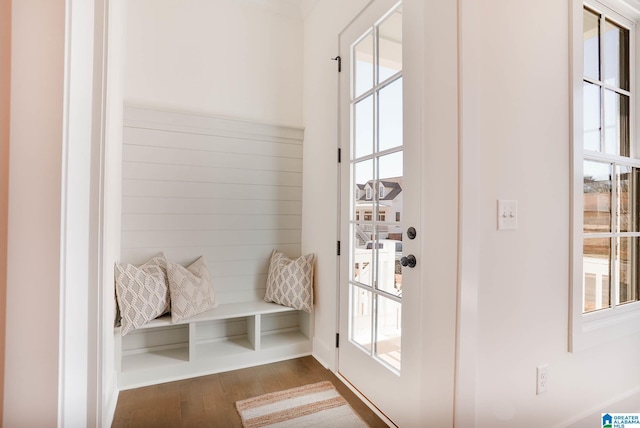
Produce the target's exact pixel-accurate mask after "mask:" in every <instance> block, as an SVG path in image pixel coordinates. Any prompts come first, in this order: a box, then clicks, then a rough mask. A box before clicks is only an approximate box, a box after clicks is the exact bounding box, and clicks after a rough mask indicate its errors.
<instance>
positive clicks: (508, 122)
mask: <svg viewBox="0 0 640 428" xmlns="http://www.w3.org/2000/svg"><path fill="white" fill-rule="evenodd" d="M478 4H481V7H478V8H477V11H478V12H479V13H478V14H477V15H475V17H474V18H473V19H475V24H476V25H475V26H474V28H476V29H478V31H477V32H475V33H473V34H471V33H467V34H466V38H465V39H463V43H469V44H471V45H474V46H476V47H477V52H478V54H477V57H476V58H474V61H470V62H467V63H465V58H463V59H462V63H463V67H465V65H467V66H469V67H472V68H471V69H466V70H465V73H471V74H474V75H476V76H477V82H478V88H477V91H478V100H477V101H478V104H477V106H476V107H477V108H476V109H475V111H473V110H472V109H469V110H470V114H469V115H468V116H466V117H463V125H464V124H465V121H467V120H468V121H472V122H473V121H477V123H479V127H478V135H477V136H474V137H477V138H478V139H479V144H480V157H479V158H478V159H477V163H476V165H477V166H476V169H475V171H474V172H475V173H477V177H476V179H477V180H478V182H479V183H480V184H479V191H480V194H479V196H478V198H479V202H478V207H477V208H478V210H477V212H476V215H477V227H478V230H477V232H478V237H479V242H478V252H477V256H478V266H479V268H478V320H477V333H478V337H477V343H478V360H477V384H476V385H477V388H476V400H477V402H476V404H477V410H476V423H477V426H480V427H484V426H496V427H500V426H504V427H513V426H518V427H534V426H536V427H537V426H549V425H550V426H554V425H558V424H561V423H565V422H568V421H571V420H573V419H574V418H576V417H579V416H580V415H583V414H585V413H589V412H590V411H593V412H595V411H596V410H598V409H599V408H600V407H601V406H605V405H606V403H607V402H609V401H610V400H615V398H616V397H620V398H623V396H624V395H626V394H628V393H631V392H633V391H634V390H635V391H636V392H637V388H638V387H639V386H640V366H639V365H638V364H637V361H638V360H639V358H640V336H638V335H635V336H631V337H628V338H626V339H625V340H621V341H617V342H612V343H610V344H609V345H608V346H607V347H606V348H599V349H590V350H586V351H580V352H577V353H575V354H571V353H568V352H567V343H568V336H567V335H568V318H569V313H568V308H569V302H568V296H569V293H568V289H569V200H570V195H569V165H570V161H569V145H570V140H569V125H570V117H569V86H568V63H569V58H570V56H569V51H568V46H569V43H568V35H569V27H568V25H569V24H568V23H569V17H568V10H569V9H568V2H566V1H557V0H541V1H539V2H537V3H536V4H535V13H532V9H531V4H527V3H525V2H514V1H510V0H478ZM486 23H493V24H495V25H486ZM463 99H464V93H463ZM466 144H467V141H465V140H463V142H462V146H463V150H464V147H465V145H466ZM473 197H474V196H470V198H473ZM497 199H517V200H518V217H519V219H518V230H515V231H502V232H498V231H497V230H496V200H497ZM463 203H464V201H463ZM464 245H466V242H465V241H463V247H464ZM540 364H549V391H548V392H547V393H546V394H544V395H540V396H536V395H535V386H536V383H535V379H536V377H535V374H536V371H535V370H536V366H537V365H540ZM638 409H640V403H637V404H636V405H635V406H634V407H632V408H629V409H628V410H627V411H629V412H633V411H637V410H638ZM602 410H606V409H602ZM597 423H598V421H597V420H593V421H592V422H591V425H590V426H593V425H595V424H597Z"/></svg>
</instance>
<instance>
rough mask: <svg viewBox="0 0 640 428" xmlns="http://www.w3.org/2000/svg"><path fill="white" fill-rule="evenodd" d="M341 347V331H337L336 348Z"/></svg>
mask: <svg viewBox="0 0 640 428" xmlns="http://www.w3.org/2000/svg"><path fill="white" fill-rule="evenodd" d="M339 347H340V333H336V348H339Z"/></svg>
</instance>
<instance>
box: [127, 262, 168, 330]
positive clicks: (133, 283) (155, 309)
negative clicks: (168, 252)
mask: <svg viewBox="0 0 640 428" xmlns="http://www.w3.org/2000/svg"><path fill="white" fill-rule="evenodd" d="M166 267H167V259H166V258H165V257H164V254H161V255H159V256H156V257H154V258H152V259H151V260H149V261H148V262H146V263H145V264H143V265H142V266H140V267H135V266H133V265H131V264H128V263H116V265H115V276H116V298H117V300H118V307H119V309H120V316H121V317H122V318H121V321H120V322H121V325H122V330H121V334H122V335H123V336H124V335H126V334H127V333H128V332H130V331H131V330H133V329H136V328H139V327H142V326H143V325H144V324H146V323H147V322H149V321H151V320H152V319H155V318H157V317H158V316H160V315H162V314H164V313H166V312H168V311H169V287H168V285H167V279H166Z"/></svg>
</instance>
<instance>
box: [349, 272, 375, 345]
mask: <svg viewBox="0 0 640 428" xmlns="http://www.w3.org/2000/svg"><path fill="white" fill-rule="evenodd" d="M350 287H351V290H350V291H351V296H350V297H351V299H350V300H351V317H350V322H351V325H350V332H351V338H350V339H351V340H352V341H353V342H355V343H357V344H358V345H360V346H362V347H363V348H364V349H366V350H367V351H369V352H371V339H372V332H373V325H372V320H373V318H372V313H373V308H372V306H373V294H371V292H370V291H367V290H365V289H363V288H360V287H357V286H355V285H353V284H351V285H350Z"/></svg>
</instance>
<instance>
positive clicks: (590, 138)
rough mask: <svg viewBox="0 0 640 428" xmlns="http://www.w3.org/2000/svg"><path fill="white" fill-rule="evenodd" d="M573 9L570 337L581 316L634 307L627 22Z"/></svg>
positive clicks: (638, 253)
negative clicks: (577, 38) (577, 52)
mask: <svg viewBox="0 0 640 428" xmlns="http://www.w3.org/2000/svg"><path fill="white" fill-rule="evenodd" d="M577 3H578V2H576V4H577ZM609 3H612V2H609ZM613 3H614V4H622V3H621V2H617V1H615V2H613ZM577 7H579V8H580V9H579V10H578V9H577ZM578 14H581V15H582V16H581V18H582V19H581V20H580V21H581V22H580V23H581V24H582V25H581V27H582V28H581V34H582V37H581V39H582V40H581V42H582V43H581V52H580V53H581V55H579V56H581V57H582V60H581V61H576V58H579V56H576V55H574V64H573V66H574V74H573V76H574V78H576V79H577V78H580V79H581V89H582V90H581V92H580V91H577V90H576V91H574V95H576V96H579V97H580V99H579V100H576V99H575V97H574V118H576V119H577V120H576V123H581V127H574V164H573V165H574V191H575V192H576V193H575V198H574V211H575V212H574V217H573V218H574V240H573V248H574V249H573V257H574V264H573V269H574V275H573V277H574V285H573V293H572V294H573V302H572V305H573V310H572V323H573V334H574V336H575V335H576V333H581V332H584V331H588V330H590V329H591V330H594V329H593V328H585V326H586V325H587V323H589V322H596V323H597V322H602V321H603V320H606V318H607V317H616V316H619V315H621V314H626V315H628V314H629V313H631V312H632V311H635V312H638V313H639V314H640V303H638V300H639V293H638V290H639V287H638V285H639V282H640V281H639V275H638V273H639V272H638V271H639V265H640V264H639V263H638V257H640V229H639V225H640V221H639V220H640V209H639V206H638V204H639V202H640V180H639V178H640V161H639V160H638V158H637V156H638V150H637V149H636V144H635V140H634V137H633V135H634V131H635V129H634V128H635V126H636V120H635V116H634V111H635V108H634V107H635V99H634V89H635V74H634V70H635V67H634V59H635V52H634V49H635V42H634V38H635V21H634V19H628V17H625V16H623V15H621V14H619V13H618V12H616V10H615V8H612V7H610V6H609V5H605V4H604V3H602V2H597V1H591V0H589V1H588V2H585V3H584V4H582V3H579V6H576V11H575V12H574V18H573V19H574V21H578V19H579V18H578ZM574 25H575V22H574ZM577 32H578V31H576V30H575V29H574V37H575V36H577ZM574 49H579V48H578V45H577V44H576V43H574ZM578 76H579V77H578ZM578 115H580V117H579V118H578ZM580 128H581V129H580ZM580 182H581V185H579V184H578V183H580ZM578 307H579V310H578ZM602 325H604V324H602ZM591 327H593V325H592V326H591ZM605 335H606V333H604V332H603V333H602V334H601V335H600V336H603V337H604V336H605ZM574 341H575V337H574Z"/></svg>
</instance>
